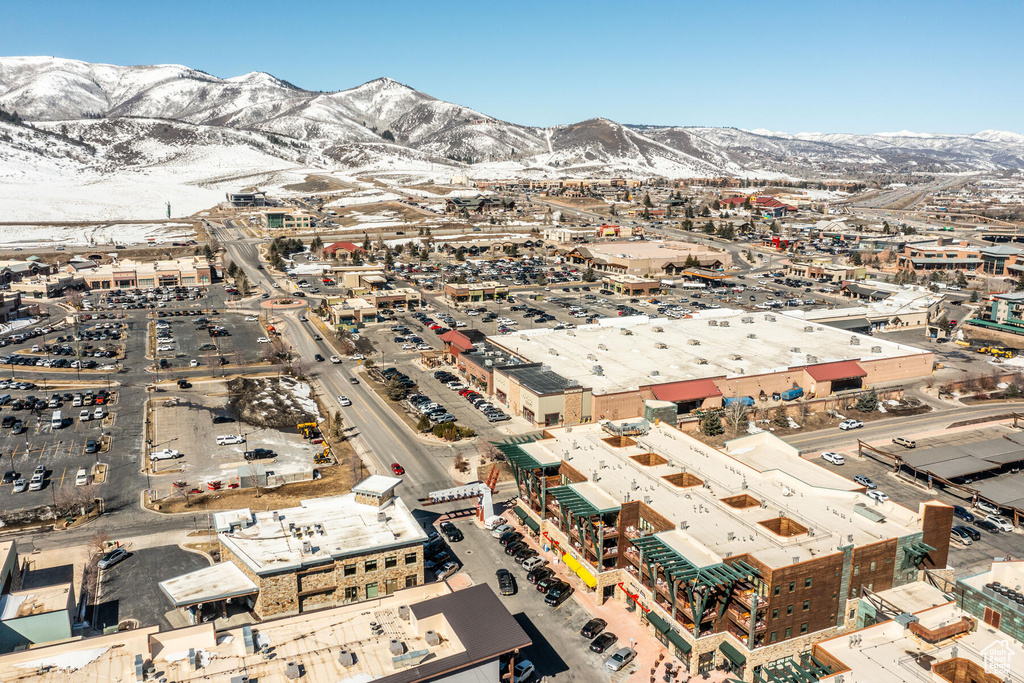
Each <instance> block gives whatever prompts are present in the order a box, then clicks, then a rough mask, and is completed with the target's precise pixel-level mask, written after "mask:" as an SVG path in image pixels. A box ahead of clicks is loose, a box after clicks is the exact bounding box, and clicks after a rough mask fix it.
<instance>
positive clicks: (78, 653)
mask: <svg viewBox="0 0 1024 683" xmlns="http://www.w3.org/2000/svg"><path fill="white" fill-rule="evenodd" d="M109 649H110V648H109V647H94V648H91V649H88V650H75V651H73V652H64V653H61V654H58V655H51V656H50V657H41V658H39V659H33V660H31V661H28V662H21V663H19V664H15V665H14V666H15V667H17V668H19V669H41V668H44V667H52V668H55V669H58V670H60V671H66V672H68V673H70V672H72V671H78V670H79V669H81V668H82V667H84V666H87V665H89V664H90V663H92V662H94V661H96V660H97V659H99V658H100V657H102V656H103V655H105V654H106V653H107V650H109Z"/></svg>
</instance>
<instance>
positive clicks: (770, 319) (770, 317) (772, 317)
mask: <svg viewBox="0 0 1024 683" xmlns="http://www.w3.org/2000/svg"><path fill="white" fill-rule="evenodd" d="M764 319H765V320H767V321H768V322H770V323H773V322H775V316H774V315H766V316H765V317H764Z"/></svg>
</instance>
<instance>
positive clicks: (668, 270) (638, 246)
mask: <svg viewBox="0 0 1024 683" xmlns="http://www.w3.org/2000/svg"><path fill="white" fill-rule="evenodd" d="M565 258H566V261H568V262H569V263H575V264H578V265H582V266H590V267H592V268H593V269H594V270H597V271H602V272H609V273H621V274H626V275H637V276H640V277H662V276H664V275H675V274H677V273H681V272H683V271H684V270H686V269H687V268H689V267H691V266H692V265H693V264H694V261H696V263H697V265H698V266H700V267H703V268H728V267H729V266H730V265H732V256H731V255H730V254H729V252H727V251H725V250H724V249H718V248H716V247H709V246H706V245H702V244H691V243H689V242H656V241H651V240H646V241H640V240H638V241H636V242H598V243H595V244H588V245H586V246H579V247H576V248H575V249H573V250H572V251H570V252H569V253H568V254H566V257H565ZM688 261H689V263H688Z"/></svg>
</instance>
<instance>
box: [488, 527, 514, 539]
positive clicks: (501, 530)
mask: <svg viewBox="0 0 1024 683" xmlns="http://www.w3.org/2000/svg"><path fill="white" fill-rule="evenodd" d="M513 531H515V528H514V527H512V526H511V525H509V524H499V525H498V526H496V527H494V528H493V529H491V536H492V537H494V538H501V537H502V536H504V535H505V534H507V533H511V532H513Z"/></svg>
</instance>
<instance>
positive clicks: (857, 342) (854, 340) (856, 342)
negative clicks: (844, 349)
mask: <svg viewBox="0 0 1024 683" xmlns="http://www.w3.org/2000/svg"><path fill="white" fill-rule="evenodd" d="M850 346H860V337H850Z"/></svg>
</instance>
